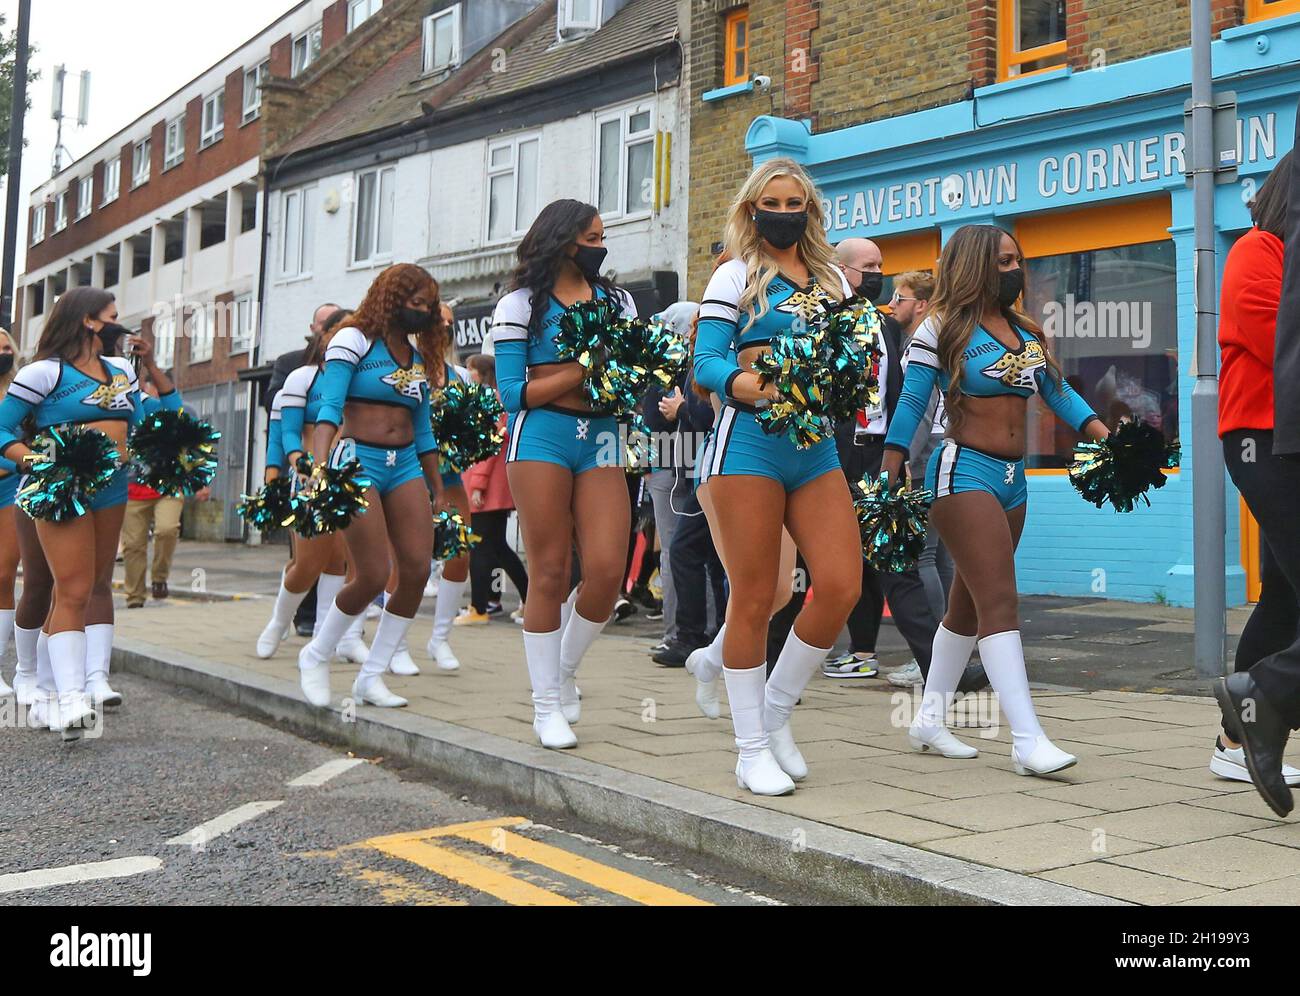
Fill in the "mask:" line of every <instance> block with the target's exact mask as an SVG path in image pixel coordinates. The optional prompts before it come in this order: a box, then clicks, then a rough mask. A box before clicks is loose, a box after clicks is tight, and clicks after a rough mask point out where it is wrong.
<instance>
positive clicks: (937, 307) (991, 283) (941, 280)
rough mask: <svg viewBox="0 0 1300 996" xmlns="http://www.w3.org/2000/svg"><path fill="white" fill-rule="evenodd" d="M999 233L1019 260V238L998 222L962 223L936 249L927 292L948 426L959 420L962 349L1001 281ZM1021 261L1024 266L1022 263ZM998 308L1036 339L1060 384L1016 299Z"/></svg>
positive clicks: (1051, 363) (1051, 364)
mask: <svg viewBox="0 0 1300 996" xmlns="http://www.w3.org/2000/svg"><path fill="white" fill-rule="evenodd" d="M1003 236H1006V237H1007V238H1009V239H1011V241H1012V242H1013V243H1015V246H1016V255H1017V256H1020V257H1021V258H1022V259H1023V253H1021V251H1020V243H1019V242H1016V239H1015V236H1013V235H1011V234H1010V233H1009V232H1006V231H1003V230H1002V229H1001V228H998V227H997V226H996V225H962V226H961V228H959V229H957V231H955V232H953V234H952V237H951V238H949V239H948V241H947V242H946V243H945V244H944V247H943V251H942V252H941V253H940V254H939V272H938V274H937V276H936V279H935V284H934V294H933V295H931V297H930V311H929V314H930V317H931V319H932V320H933V322H934V324H935V325H936V327H937V332H938V339H939V363H940V364H941V365H942V367H943V369H944V371H945V372H946V373H947V374H948V391H947V393H946V394H945V395H944V407H945V410H946V411H947V413H948V426H949V428H950V429H955V428H957V427H958V426H959V425H961V422H962V419H963V417H964V412H963V411H962V390H961V375H962V367H963V365H964V363H965V360H964V356H963V354H964V353H965V352H966V347H967V346H969V345H970V340H971V336H973V335H974V334H975V329H976V328H977V327H978V326H979V324H980V322H981V321H982V320H983V318H984V310H985V308H986V307H987V306H988V303H989V301H996V300H997V296H998V284H999V282H1000V277H999V276H998V253H999V250H1000V248H1001V245H1002V238H1003ZM1021 265H1022V266H1023V265H1024V264H1023V262H1022V263H1021ZM1022 300H1023V298H1022ZM1000 310H1001V312H1002V317H1003V318H1005V319H1006V320H1007V322H1008V323H1010V324H1011V325H1013V326H1019V327H1020V328H1022V329H1024V330H1025V331H1026V332H1028V333H1029V334H1030V335H1032V336H1033V337H1034V338H1035V339H1037V340H1038V341H1039V343H1040V344H1041V345H1042V347H1043V356H1044V357H1045V358H1046V360H1047V369H1048V371H1049V372H1050V374H1051V376H1052V378H1053V379H1054V380H1055V381H1056V383H1057V384H1058V385H1059V384H1060V383H1061V368H1060V367H1059V366H1057V364H1056V361H1055V360H1054V359H1052V354H1051V351H1050V350H1049V349H1048V346H1047V339H1046V338H1045V337H1044V336H1043V330H1042V329H1041V328H1039V326H1038V323H1037V322H1035V321H1034V320H1033V319H1032V318H1030V317H1029V316H1028V315H1027V314H1026V313H1025V312H1024V311H1023V310H1021V308H1020V307H1018V306H1017V305H1016V304H1012V305H1011V306H1010V307H1003V308H1001V309H1000Z"/></svg>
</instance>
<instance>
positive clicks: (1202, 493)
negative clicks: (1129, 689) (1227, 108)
mask: <svg viewBox="0 0 1300 996" xmlns="http://www.w3.org/2000/svg"><path fill="white" fill-rule="evenodd" d="M1213 85H1214V81H1213V73H1212V70H1211V66H1210V0H1192V134H1191V136H1190V139H1191V153H1192V160H1191V161H1192V203H1193V207H1194V208H1195V235H1194V239H1195V252H1194V258H1193V264H1194V268H1193V273H1194V275H1195V294H1196V385H1195V387H1193V389H1192V552H1193V557H1194V567H1193V593H1194V595H1193V597H1194V600H1195V601H1194V605H1195V635H1194V639H1193V648H1194V653H1195V659H1196V673H1197V674H1198V675H1201V676H1202V677H1213V676H1217V675H1220V674H1224V673H1225V672H1226V666H1225V665H1226V658H1227V653H1226V633H1227V607H1226V604H1225V603H1226V601H1227V591H1226V588H1225V585H1224V566H1225V565H1224V536H1225V534H1226V532H1227V510H1226V508H1225V504H1226V501H1225V497H1224V466H1223V450H1222V448H1221V447H1220V444H1219V434H1218V420H1219V377H1218V359H1219V357H1218V337H1217V320H1216V319H1217V308H1216V303H1217V302H1216V295H1215V259H1214V255H1215V254H1214V240H1215V232H1214V132H1213V117H1214V108H1213V103H1212V101H1213V94H1212V88H1213Z"/></svg>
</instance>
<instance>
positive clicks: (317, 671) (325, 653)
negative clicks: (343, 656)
mask: <svg viewBox="0 0 1300 996" xmlns="http://www.w3.org/2000/svg"><path fill="white" fill-rule="evenodd" d="M358 618H359V615H357V616H350V615H348V614H347V613H346V612H344V611H343V610H342V609H340V608H339V607H338V603H337V602H336V603H335V604H333V605H331V606H330V607H329V611H328V612H327V613H326V614H325V619H324V621H323V622H322V623H321V625H320V630H319V631H318V632H317V633H316V635H315V636H313V637H312V638H311V640H310V641H309V642H308V644H307V645H306V646H305V647H303V648H302V650H300V651H299V652H298V682H299V684H301V685H302V693H303V695H305V696H306V697H307V701H308V702H310V703H311V704H312V705H314V706H320V707H322V708H324V707H326V706H328V705H329V704H330V668H329V661H330V658H331V657H333V656H334V648H335V647H337V646H338V644H339V640H340V639H342V637H343V634H344V633H346V632H347V629H348V627H349V626H351V625H352V623H353V622H355V621H356V620H357V619H358Z"/></svg>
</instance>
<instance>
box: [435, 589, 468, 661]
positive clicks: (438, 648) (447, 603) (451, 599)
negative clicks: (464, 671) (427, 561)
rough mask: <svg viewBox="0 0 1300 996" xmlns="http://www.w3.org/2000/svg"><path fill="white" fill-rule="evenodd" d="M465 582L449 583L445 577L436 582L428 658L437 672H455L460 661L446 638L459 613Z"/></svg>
mask: <svg viewBox="0 0 1300 996" xmlns="http://www.w3.org/2000/svg"><path fill="white" fill-rule="evenodd" d="M466 584H468V582H466V581H449V580H447V575H446V574H445V573H444V574H443V576H442V577H441V578H440V579H439V580H438V603H437V605H435V606H434V607H433V634H432V635H431V636H430V637H429V646H428V648H427V649H428V651H429V656H430V657H431V658H433V659H434V660H435V661H436V662H437V664H438V670H439V671H457V670H459V669H460V661H458V660H457V659H456V655H455V654H454V653H452V652H451V646H450V644H448V643H447V636H448V635H449V634H450V633H451V626H452V623H453V622H455V620H456V615H457V614H458V613H459V612H460V596H461V595H463V594H464V593H465V585H466Z"/></svg>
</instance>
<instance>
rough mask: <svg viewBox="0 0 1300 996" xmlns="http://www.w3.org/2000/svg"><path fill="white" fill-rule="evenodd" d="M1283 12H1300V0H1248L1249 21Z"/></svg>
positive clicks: (1247, 13)
mask: <svg viewBox="0 0 1300 996" xmlns="http://www.w3.org/2000/svg"><path fill="white" fill-rule="evenodd" d="M1283 14H1300V0H1246V21H1247V23H1249V22H1250V21H1266V20H1268V19H1269V18H1270V17H1281V16H1282V15H1283Z"/></svg>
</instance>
